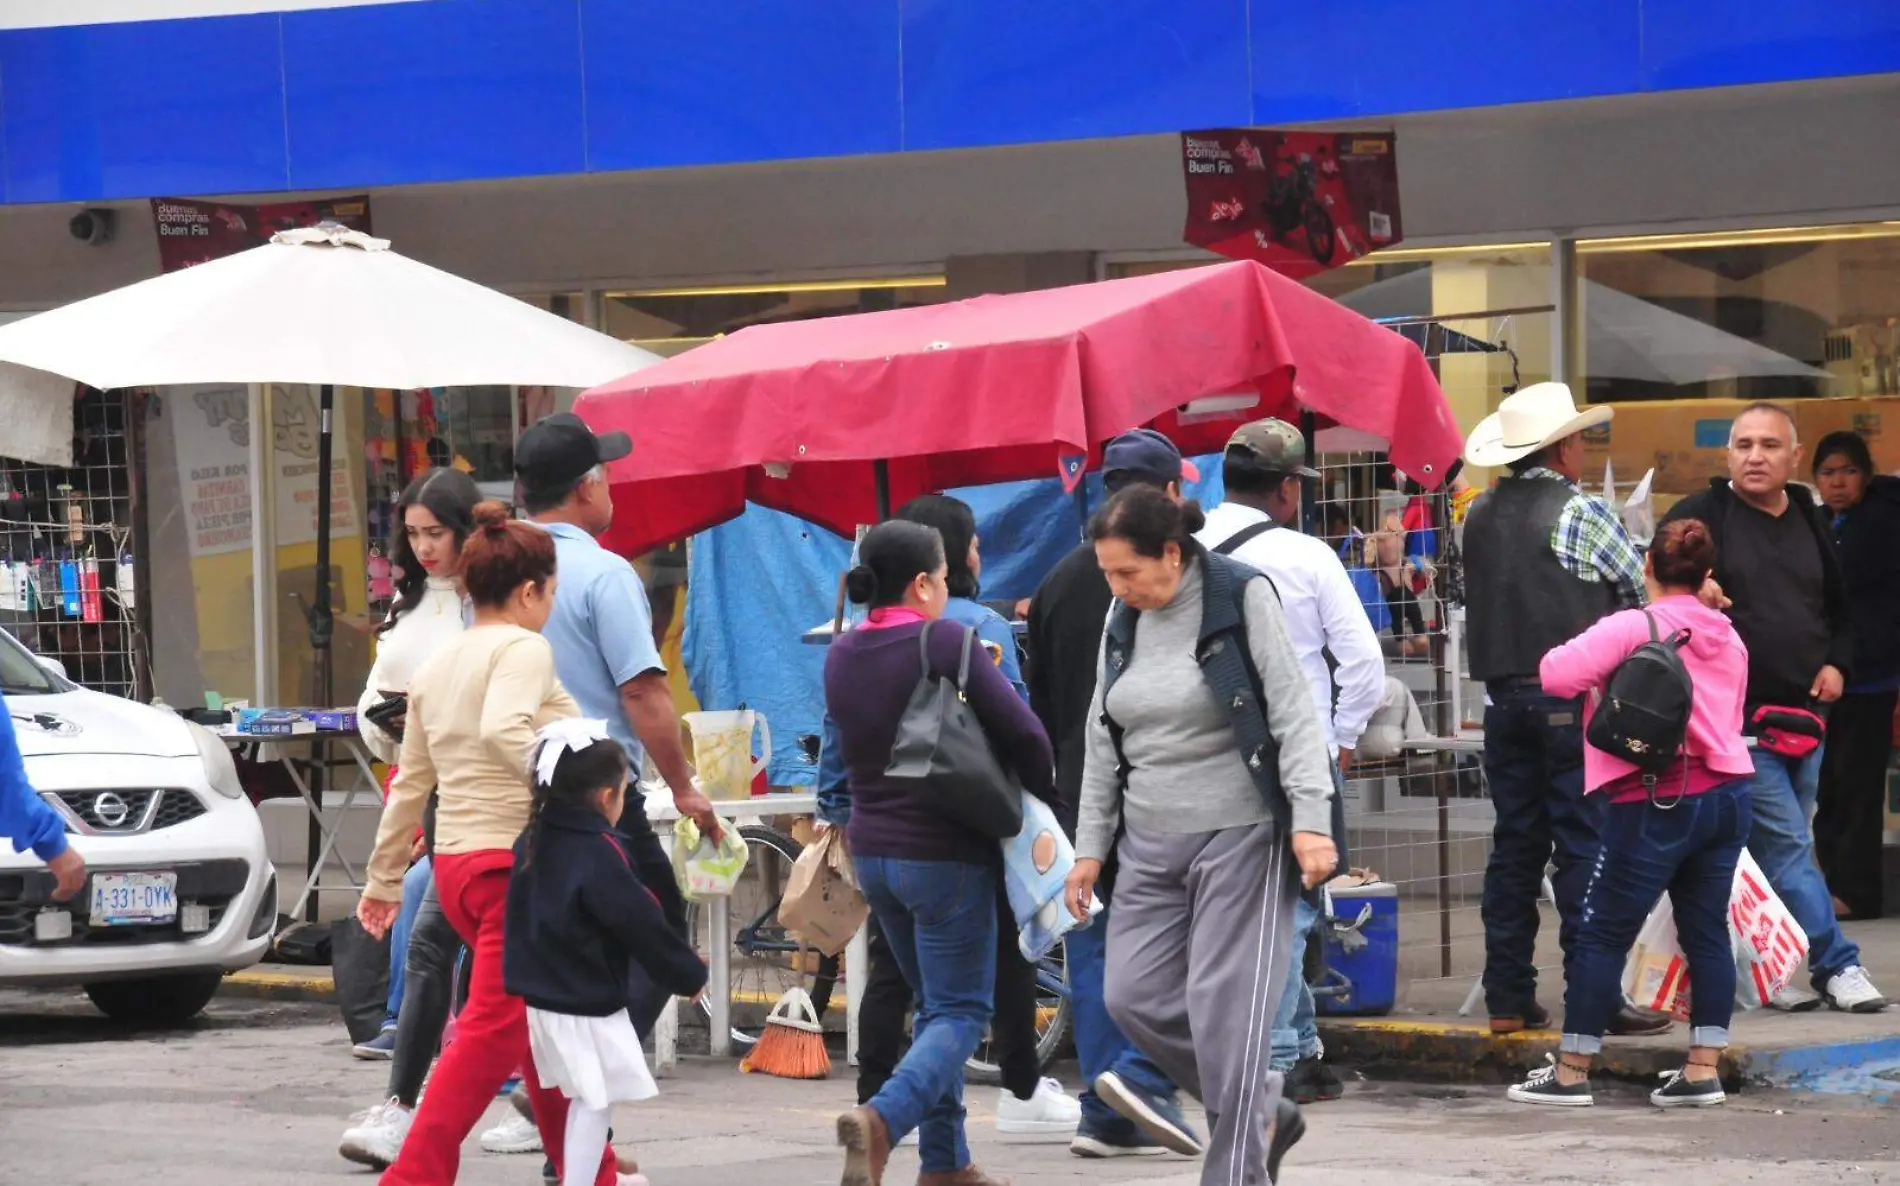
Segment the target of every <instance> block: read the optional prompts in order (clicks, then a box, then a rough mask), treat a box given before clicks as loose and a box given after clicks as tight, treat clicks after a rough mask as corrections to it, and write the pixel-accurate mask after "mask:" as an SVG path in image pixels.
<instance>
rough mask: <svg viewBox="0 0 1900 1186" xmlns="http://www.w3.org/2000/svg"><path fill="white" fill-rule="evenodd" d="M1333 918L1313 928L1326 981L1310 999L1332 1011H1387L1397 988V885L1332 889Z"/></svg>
mask: <svg viewBox="0 0 1900 1186" xmlns="http://www.w3.org/2000/svg"><path fill="white" fill-rule="evenodd" d="M1328 892H1329V896H1330V897H1331V899H1332V918H1331V919H1328V920H1322V921H1321V923H1320V925H1319V926H1318V927H1317V928H1316V930H1317V932H1318V933H1319V935H1320V936H1321V938H1322V940H1323V941H1324V943H1325V945H1326V981H1325V987H1324V988H1323V989H1315V990H1314V992H1313V1005H1314V1008H1315V1009H1317V1010H1318V1011H1319V1012H1321V1013H1325V1014H1330V1015H1333V1016H1357V1017H1367V1016H1372V1015H1375V1014H1382V1013H1390V1012H1392V1007H1393V1006H1394V1005H1395V1004H1397V1002H1398V992H1399V887H1398V886H1396V885H1393V884H1392V883H1391V882H1389V881H1375V882H1373V883H1372V884H1371V885H1359V886H1351V887H1349V888H1345V889H1335V890H1330V891H1328Z"/></svg>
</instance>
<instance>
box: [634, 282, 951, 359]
mask: <svg viewBox="0 0 1900 1186" xmlns="http://www.w3.org/2000/svg"><path fill="white" fill-rule="evenodd" d="M601 299H602V307H601V329H603V330H605V331H606V332H607V333H610V334H612V335H613V336H614V337H616V338H620V339H621V340H623V341H626V342H631V343H632V344H633V345H635V346H639V347H640V348H642V349H644V350H651V351H653V352H654V353H655V354H659V355H663V356H665V357H668V358H670V357H672V356H673V355H675V354H683V353H685V352H686V351H688V350H691V349H692V348H693V347H694V346H698V345H700V344H701V343H704V342H709V341H711V340H712V339H713V338H716V337H719V336H720V335H722V334H729V333H733V332H734V331H737V330H741V329H744V328H745V327H746V326H748V325H768V324H772V323H775V322H780V321H806V320H810V319H812V318H816V317H837V316H840V315H842V314H846V313H874V312H879V311H882V310H886V309H904V308H910V307H912V306H915V305H934V304H937V303H938V302H940V301H943V300H946V299H947V294H946V289H945V286H944V278H943V277H942V276H898V277H891V278H888V279H882V280H822V281H813V282H808V283H797V284H760V285H736V286H724V287H710V288H669V289H654V290H649V291H644V292H609V293H605V294H603V296H602V298H601Z"/></svg>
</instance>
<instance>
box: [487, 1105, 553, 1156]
mask: <svg viewBox="0 0 1900 1186" xmlns="http://www.w3.org/2000/svg"><path fill="white" fill-rule="evenodd" d="M482 1151H483V1152H485V1153H539V1152H541V1130H540V1129H538V1128H536V1127H535V1126H534V1121H532V1120H528V1119H526V1118H524V1117H522V1116H518V1115H512V1114H511V1115H510V1116H509V1117H508V1119H506V1120H504V1121H502V1122H501V1123H500V1124H497V1125H496V1126H495V1127H493V1128H491V1129H489V1130H488V1131H487V1132H485V1133H483V1134H482Z"/></svg>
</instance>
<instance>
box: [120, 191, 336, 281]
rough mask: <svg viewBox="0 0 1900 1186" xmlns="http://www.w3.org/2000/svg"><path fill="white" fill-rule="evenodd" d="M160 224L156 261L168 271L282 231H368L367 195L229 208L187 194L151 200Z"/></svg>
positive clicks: (240, 248) (264, 240)
mask: <svg viewBox="0 0 1900 1186" xmlns="http://www.w3.org/2000/svg"><path fill="white" fill-rule="evenodd" d="M152 217H153V218H154V220H156V221H157V223H158V261H159V265H160V267H161V268H162V269H163V270H165V271H167V272H176V271H178V270H179V269H180V268H189V267H191V266H192V265H194V264H202V263H209V262H210V261H212V260H214V259H223V258H224V257H225V256H227V255H236V254H237V253H238V252H240V251H243V250H244V249H246V248H247V247H255V246H257V245H258V244H259V243H267V242H269V241H270V237H271V236H272V235H274V234H276V233H277V232H278V231H287V230H291V229H293V228H296V227H306V226H315V225H317V224H318V223H320V222H340V223H342V224H343V225H344V226H347V227H349V228H350V229H351V230H355V231H362V232H363V233H364V234H369V233H371V232H370V225H369V197H368V195H366V194H363V195H358V196H356V197H352V198H330V199H327V200H325V201H321V202H276V203H273V204H271V205H268V206H231V205H226V204H223V203H220V202H198V201H193V200H191V199H189V198H153V199H152Z"/></svg>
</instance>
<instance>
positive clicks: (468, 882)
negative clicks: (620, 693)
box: [357, 502, 616, 1186]
mask: <svg viewBox="0 0 1900 1186" xmlns="http://www.w3.org/2000/svg"><path fill="white" fill-rule="evenodd" d="M462 584H463V587H464V588H465V589H466V590H467V591H468V596H469V600H470V601H471V602H472V603H473V605H474V610H475V621H474V625H473V626H472V627H471V628H470V629H469V630H468V631H467V632H466V633H464V634H463V635H462V636H461V637H460V638H458V639H456V640H455V641H454V642H452V643H451V644H449V645H448V646H446V647H444V648H442V649H441V650H439V651H437V652H436V654H435V655H434V656H433V657H431V658H430V659H429V660H428V661H427V662H426V663H424V664H423V666H422V668H421V669H420V670H419V671H417V672H416V674H415V676H414V678H413V679H412V680H411V681H410V684H409V711H408V719H407V721H406V723H405V726H404V730H403V742H402V759H401V764H400V766H399V768H398V772H397V775H396V778H395V780H394V781H393V782H392V783H391V784H390V788H389V802H388V805H387V806H386V807H385V808H384V811H383V821H382V827H381V829H380V830H379V832H378V834H377V838H376V852H375V854H374V855H373V856H372V857H371V858H370V864H369V885H368V887H367V888H366V889H365V890H364V891H363V900H362V902H361V903H360V904H359V905H358V907H357V917H358V918H359V919H361V920H362V923H363V926H364V927H365V929H367V930H368V931H369V932H370V933H371V934H373V935H379V936H380V935H381V934H383V933H384V932H386V931H387V930H388V928H389V924H390V922H391V921H392V920H393V919H394V918H395V915H396V910H397V908H398V905H399V904H400V902H401V898H402V875H403V871H404V868H405V867H406V866H407V864H408V846H409V837H410V836H411V835H413V834H414V832H415V829H416V826H417V825H418V823H420V821H421V819H422V812H423V805H424V804H425V803H426V802H427V801H428V797H429V793H430V792H431V791H432V790H433V791H435V792H436V796H437V804H436V820H435V841H434V851H435V876H436V888H437V892H438V894H439V896H440V897H441V900H442V909H443V912H444V913H446V914H447V915H448V918H449V922H450V923H451V924H453V925H454V927H455V929H456V931H457V932H458V933H459V934H460V935H461V936H462V940H463V941H464V942H465V943H467V944H468V946H469V948H470V949H471V950H472V951H473V952H474V955H475V958H474V969H473V972H472V974H471V979H470V983H469V999H468V1004H467V1005H466V1006H465V1007H464V1008H463V1010H462V1012H461V1014H460V1015H459V1017H458V1020H457V1023H456V1040H455V1042H454V1043H453V1044H452V1045H451V1046H450V1047H449V1048H448V1050H447V1051H446V1052H444V1054H443V1056H442V1059H441V1061H440V1062H439V1063H437V1065H436V1070H435V1076H434V1078H433V1079H432V1080H431V1081H430V1084H429V1090H428V1093H427V1094H426V1095H425V1096H424V1097H423V1100H422V1104H421V1106H420V1107H419V1108H417V1110H416V1116H415V1120H414V1123H413V1125H412V1126H411V1128H410V1130H409V1136H408V1138H407V1139H406V1140H405V1141H404V1142H403V1145H402V1152H401V1154H400V1155H399V1156H398V1157H397V1158H396V1162H395V1164H394V1165H392V1166H390V1167H389V1171H388V1173H386V1174H385V1175H384V1176H383V1183H384V1186H447V1184H448V1183H452V1182H454V1181H455V1172H456V1167H457V1164H458V1162H459V1160H460V1150H461V1146H462V1142H463V1140H464V1139H465V1138H466V1137H467V1136H468V1134H469V1131H470V1130H471V1129H473V1128H474V1127H475V1124H476V1122H477V1121H478V1120H479V1119H480V1118H481V1115H482V1112H483V1111H484V1110H486V1109H487V1107H488V1105H489V1103H490V1102H491V1101H492V1100H493V1099H494V1098H495V1094H496V1092H497V1091H498V1090H499V1089H500V1088H501V1085H502V1083H503V1082H505V1081H506V1080H507V1078H508V1076H509V1075H510V1074H511V1073H513V1071H514V1069H515V1068H516V1067H517V1066H522V1067H526V1068H527V1073H526V1075H525V1082H526V1084H527V1087H528V1092H529V1095H530V1096H531V1097H532V1098H533V1101H534V1115H535V1119H536V1121H537V1122H538V1123H539V1125H540V1127H541V1135H542V1141H543V1144H544V1145H545V1146H546V1148H548V1149H549V1150H551V1151H555V1152H556V1157H557V1158H558V1157H559V1155H560V1154H559V1150H560V1149H561V1148H562V1141H561V1136H562V1132H563V1131H564V1129H565V1127H566V1124H567V1100H566V1098H565V1097H564V1096H562V1095H561V1094H560V1093H559V1092H550V1091H544V1090H542V1088H541V1086H540V1080H539V1078H538V1077H537V1076H536V1075H535V1073H534V1071H533V1066H532V1060H531V1058H530V1055H529V1050H528V1026H527V1014H526V1011H525V1007H524V1006H523V1004H522V1002H521V1000H520V998H518V997H512V996H509V995H508V993H507V991H506V990H505V989H504V988H503V986H502V944H503V939H502V930H503V917H504V913H505V906H506V902H507V895H508V876H509V872H510V869H511V868H512V866H513V863H514V857H513V852H512V850H513V847H514V843H515V838H516V837H517V836H519V835H520V834H521V830H522V828H523V827H525V826H526V825H527V823H528V816H529V813H530V809H531V803H532V790H531V784H530V780H529V773H528V761H529V751H530V750H531V749H532V747H533V744H534V736H535V731H536V730H537V729H539V728H540V727H541V726H543V725H545V724H547V723H548V722H550V721H553V720H556V719H558V718H561V717H572V716H578V715H580V712H579V709H578V708H577V707H576V706H575V703H574V701H573V700H572V699H571V698H570V697H569V696H568V694H567V692H566V691H565V690H564V689H562V687H561V685H560V683H559V681H558V680H556V679H555V675H554V654H553V651H552V650H551V649H550V648H549V646H548V644H547V641H546V640H545V639H543V638H542V637H541V635H540V633H539V631H540V630H541V628H542V627H543V626H544V625H546V624H547V620H548V613H549V611H550V610H551V609H552V608H553V605H554V584H555V575H554V540H553V537H552V536H550V535H548V534H547V533H546V532H545V531H541V530H539V529H537V528H535V527H532V526H530V525H528V524H526V523H517V522H511V521H510V520H509V518H508V512H507V510H506V508H504V507H503V506H502V505H501V504H500V503H495V502H485V503H482V504H481V505H480V506H478V507H476V508H475V530H474V531H473V533H472V534H470V536H469V537H468V542H467V543H466V544H465V545H463V549H462ZM556 1168H557V1170H558V1169H559V1168H560V1167H559V1166H558V1165H557V1167H556ZM595 1180H596V1182H597V1183H599V1184H600V1186H613V1184H614V1182H615V1180H616V1175H615V1167H614V1161H613V1157H612V1156H611V1154H610V1153H608V1151H607V1150H606V1149H604V1148H603V1150H602V1161H601V1167H600V1171H599V1174H598V1175H597V1177H596V1179H595Z"/></svg>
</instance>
